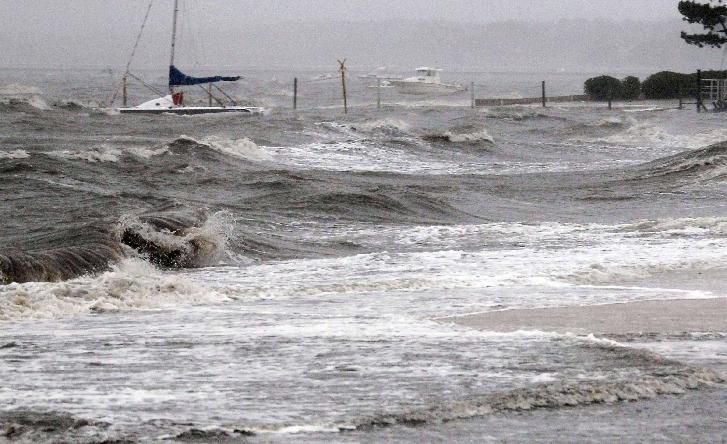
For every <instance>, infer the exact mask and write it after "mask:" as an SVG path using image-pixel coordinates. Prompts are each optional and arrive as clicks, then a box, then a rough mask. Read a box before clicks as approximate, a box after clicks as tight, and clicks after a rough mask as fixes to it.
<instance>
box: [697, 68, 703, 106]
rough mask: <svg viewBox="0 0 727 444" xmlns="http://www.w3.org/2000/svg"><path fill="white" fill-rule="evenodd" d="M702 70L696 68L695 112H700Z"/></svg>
mask: <svg viewBox="0 0 727 444" xmlns="http://www.w3.org/2000/svg"><path fill="white" fill-rule="evenodd" d="M702 106H704V105H702V70H701V69H698V70H697V112H698V113H701V112H702Z"/></svg>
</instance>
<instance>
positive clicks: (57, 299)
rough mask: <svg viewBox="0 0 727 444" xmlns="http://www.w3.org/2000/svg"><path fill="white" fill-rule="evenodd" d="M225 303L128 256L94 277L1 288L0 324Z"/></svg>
mask: <svg viewBox="0 0 727 444" xmlns="http://www.w3.org/2000/svg"><path fill="white" fill-rule="evenodd" d="M224 300H228V297H227V296H225V295H222V294H220V293H217V292H215V291H211V290H209V289H207V288H204V287H202V286H200V285H198V284H195V283H192V282H191V281H190V280H188V279H187V278H185V277H183V276H182V275H180V274H175V273H168V272H162V271H159V270H157V269H156V268H154V267H153V266H152V265H151V264H149V263H148V262H145V261H143V260H141V259H134V258H130V259H125V260H123V261H121V262H120V263H118V264H116V265H114V266H113V267H112V268H111V270H110V271H107V272H105V273H102V274H100V275H98V276H84V277H80V278H77V279H73V280H70V281H65V282H52V283H47V282H31V283H24V284H10V285H5V286H0V320H19V319H28V318H55V317H61V316H68V315H73V314H82V313H88V312H89V311H92V312H94V311H95V312H103V311H109V310H129V309H156V308H165V307H176V306H180V305H190V304H201V303H211V302H219V301H224Z"/></svg>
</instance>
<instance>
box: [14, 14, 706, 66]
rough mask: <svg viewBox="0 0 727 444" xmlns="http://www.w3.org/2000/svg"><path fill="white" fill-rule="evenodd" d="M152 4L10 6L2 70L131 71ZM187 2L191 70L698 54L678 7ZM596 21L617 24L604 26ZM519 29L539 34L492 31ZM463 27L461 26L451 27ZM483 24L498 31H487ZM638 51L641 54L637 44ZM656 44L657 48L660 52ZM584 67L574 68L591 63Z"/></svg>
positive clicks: (147, 51)
mask: <svg viewBox="0 0 727 444" xmlns="http://www.w3.org/2000/svg"><path fill="white" fill-rule="evenodd" d="M148 3H149V0H0V11H2V14H1V15H0V67H1V66H5V67H23V66H28V67H40V66H49V67H71V66H86V67H98V66H120V65H123V63H124V61H125V60H126V58H127V55H128V53H129V49H130V47H131V45H132V43H133V41H134V36H135V35H136V33H137V32H138V29H139V25H140V23H141V20H142V18H143V14H144V11H145V10H146V5H147V4H148ZM172 4H173V0H154V7H153V9H152V14H151V17H150V20H149V24H148V26H147V31H146V32H145V36H144V40H143V43H142V45H141V46H140V53H139V57H137V61H138V62H139V66H156V65H160V66H163V60H164V58H165V57H166V54H168V45H169V32H170V28H171V23H170V22H171V9H172ZM181 4H182V18H181V25H180V26H181V29H180V39H179V43H180V48H183V51H181V54H180V56H181V57H182V60H181V61H180V63H182V62H184V63H185V64H186V65H187V66H190V64H191V63H192V62H197V63H198V65H197V66H215V65H216V64H225V66H228V65H229V66H290V67H295V66H319V64H320V63H324V62H327V61H328V60H329V59H331V58H333V60H335V57H337V56H340V55H341V54H345V55H346V56H349V57H351V58H352V59H354V60H359V61H362V62H363V61H364V60H365V63H369V64H373V63H379V62H377V60H381V63H382V64H384V63H390V62H386V61H387V60H389V61H390V60H395V61H398V60H402V63H404V62H403V61H404V60H406V63H409V61H408V60H409V59H411V60H414V59H416V60H422V61H426V60H425V59H426V58H427V56H430V55H431V54H432V52H433V51H434V50H440V52H441V53H442V54H444V56H439V59H440V60H441V59H444V60H450V63H451V64H452V65H457V66H458V67H464V66H470V65H468V63H470V62H466V60H472V59H473V58H478V62H477V65H483V64H485V65H487V66H489V63H490V62H489V61H487V60H484V59H483V58H482V56H479V57H478V54H485V53H487V54H492V57H494V56H495V55H497V57H498V60H499V62H498V63H499V65H498V66H502V67H506V66H510V65H512V66H520V65H522V64H523V63H526V64H528V61H529V60H531V59H532V58H533V56H534V55H535V56H540V58H542V59H543V60H545V59H550V61H549V62H548V63H549V64H550V65H553V66H561V65H564V64H565V62H564V63H560V62H558V61H557V60H555V58H558V57H568V56H569V55H570V54H572V53H574V52H580V53H582V54H583V57H587V56H588V53H589V51H591V52H592V53H593V54H596V55H601V56H604V57H609V56H611V54H616V53H618V54H616V55H618V56H619V57H620V59H614V62H613V63H614V64H615V65H616V64H620V65H623V64H624V63H627V62H628V63H631V62H632V61H633V62H639V61H642V59H643V55H644V54H647V53H648V54H650V55H651V56H652V57H653V58H654V60H658V61H660V62H659V63H663V64H668V63H671V60H672V56H677V54H676V53H673V52H674V51H676V50H679V51H681V54H682V55H681V56H680V57H682V58H681V59H679V60H682V61H683V60H685V59H684V57H683V56H689V57H691V54H693V53H694V51H693V50H692V48H684V46H685V45H684V44H683V42H681V40H680V39H679V31H680V30H681V29H683V28H684V27H686V25H685V24H682V23H680V22H679V17H680V16H679V13H678V11H677V9H676V5H677V0H358V1H357V0H181ZM559 19H576V23H577V25H575V26H576V27H577V29H574V28H573V27H574V25H573V23H571V24H568V25H563V24H561V25H560V26H557V25H555V24H554V23H553V22H554V21H556V20H559ZM584 19H588V20H584ZM594 19H596V20H605V21H608V22H610V23H611V26H610V27H606V28H604V27H603V26H601V25H598V24H597V23H594V21H593V20H594ZM511 20H514V21H518V22H526V23H528V24H529V25H528V26H526V27H525V28H523V27H522V26H520V27H518V26H500V25H488V24H491V23H495V22H497V23H499V22H503V21H511ZM623 20H635V21H641V22H651V23H652V25H653V23H655V22H659V23H662V24H664V25H663V26H662V25H660V26H652V27H651V28H649V31H645V30H646V28H647V27H648V26H646V25H647V24H645V23H644V24H634V23H631V24H630V25H628V26H627V25H624V26H620V25H619V24H618V23H619V22H621V21H623ZM414 21H421V22H446V23H448V24H446V25H445V24H443V25H441V26H439V27H437V25H436V24H432V23H429V24H428V25H427V26H426V27H422V28H419V30H417V28H412V27H411V26H410V25H407V24H411V23H412V22H414ZM291 22H295V23H291ZM350 22H357V23H358V24H355V23H350ZM384 22H385V23H384ZM544 22H545V23H548V24H545V25H543V24H542V23H544ZM581 22H582V23H581ZM667 22H668V23H667ZM280 23H287V25H279V24H280ZM361 23H363V25H362V24H361ZM377 23H378V24H379V25H377ZM457 23H461V26H460V25H457V26H460V28H453V27H452V24H457ZM535 23H540V24H541V25H536V24H535ZM473 24H483V25H482V26H484V27H490V28H492V29H490V32H489V33H486V32H484V31H482V32H480V31H478V30H477V29H474V28H473ZM621 28H623V29H624V30H626V28H628V29H629V32H627V33H624V32H622V29H621ZM516 29H517V30H516ZM640 30H643V31H640ZM417 32H420V33H421V34H420V35H416V34H417ZM639 32H641V33H639ZM544 43H547V44H544ZM635 43H640V44H641V46H640V47H638V48H636V47H633V44H635ZM579 45H580V46H579ZM656 47H659V50H658V51H657V50H652V49H651V48H656ZM466 48H468V49H466ZM485 50H486V51H485ZM464 51H469V52H468V53H467V54H465V53H464ZM483 51H484V52H483ZM487 51H489V52H487ZM604 51H605V53H604ZM639 51H640V52H639ZM659 51H661V52H659ZM459 52H461V53H462V54H459ZM656 53H659V55H658V56H657V55H655V54H656ZM672 53H673V54H672ZM698 55H699V56H700V57H701V56H702V55H705V56H706V55H708V53H707V51H706V50H705V51H702V52H700V53H699V54H698ZM445 56H446V57H445ZM662 56H663V57H662ZM710 57H713V56H710ZM518 58H519V60H520V61H516V59H518ZM580 60H581V59H578V61H573V62H572V63H571V64H572V65H574V66H581V65H582V62H581V61H580ZM710 60H711V59H710ZM465 62H466V63H465ZM689 64H690V65H689V66H691V64H692V62H689ZM651 65H653V63H651V62H650V66H651Z"/></svg>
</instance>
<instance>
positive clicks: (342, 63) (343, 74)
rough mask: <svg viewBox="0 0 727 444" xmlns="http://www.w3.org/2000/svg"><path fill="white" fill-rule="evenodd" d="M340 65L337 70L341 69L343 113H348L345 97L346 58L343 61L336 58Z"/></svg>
mask: <svg viewBox="0 0 727 444" xmlns="http://www.w3.org/2000/svg"><path fill="white" fill-rule="evenodd" d="M338 64H339V65H340V68H339V71H341V85H342V86H343V113H344V114H348V102H347V98H346V59H343V61H340V60H338Z"/></svg>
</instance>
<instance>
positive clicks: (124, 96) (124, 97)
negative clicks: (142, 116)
mask: <svg viewBox="0 0 727 444" xmlns="http://www.w3.org/2000/svg"><path fill="white" fill-rule="evenodd" d="M121 81H122V85H121V97H122V100H123V101H124V107H126V103H127V101H128V98H129V95H128V92H127V90H126V75H125V74H124V77H123V78H122V79H121ZM117 91H118V90H117Z"/></svg>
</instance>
